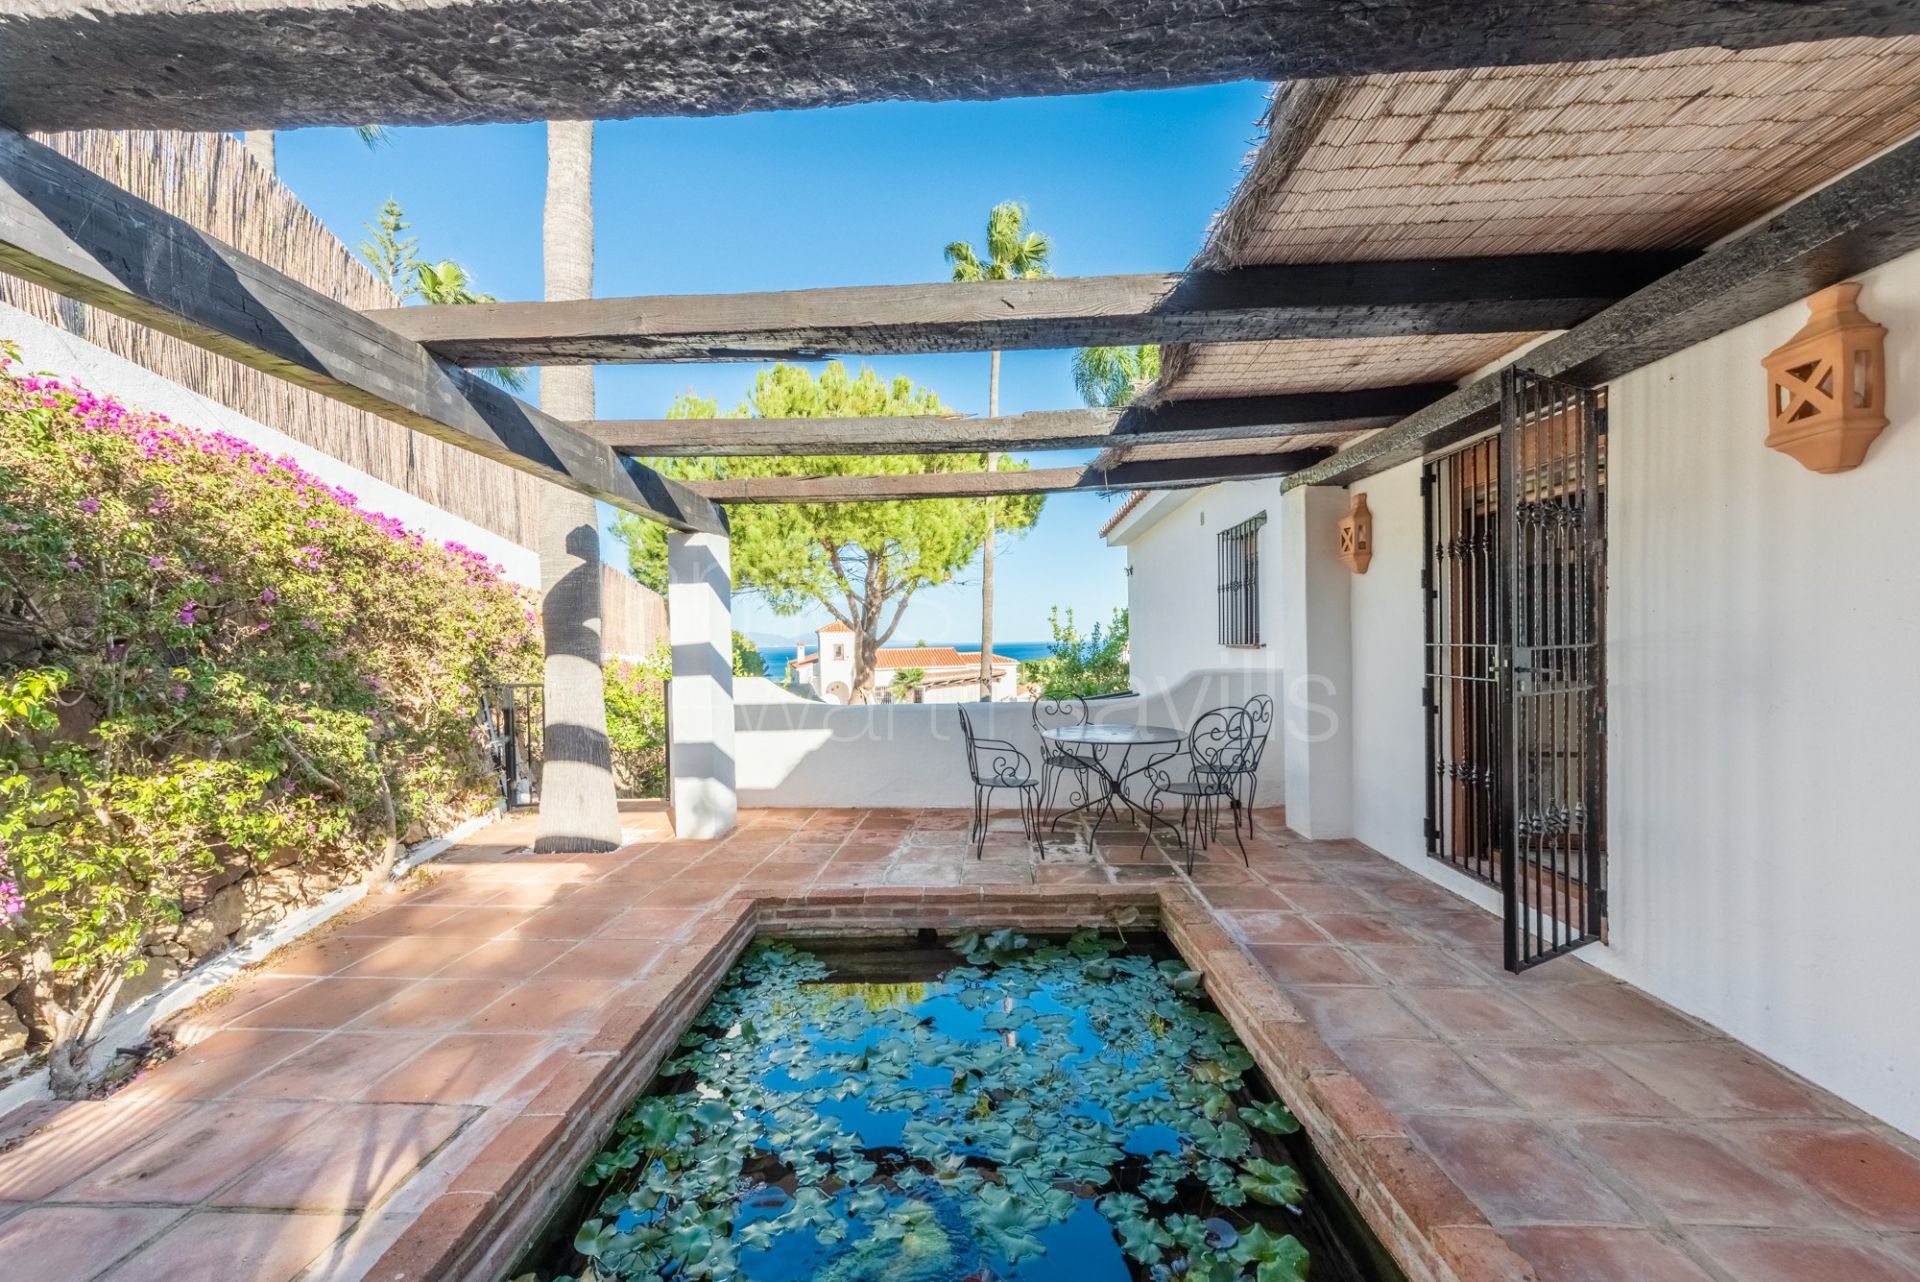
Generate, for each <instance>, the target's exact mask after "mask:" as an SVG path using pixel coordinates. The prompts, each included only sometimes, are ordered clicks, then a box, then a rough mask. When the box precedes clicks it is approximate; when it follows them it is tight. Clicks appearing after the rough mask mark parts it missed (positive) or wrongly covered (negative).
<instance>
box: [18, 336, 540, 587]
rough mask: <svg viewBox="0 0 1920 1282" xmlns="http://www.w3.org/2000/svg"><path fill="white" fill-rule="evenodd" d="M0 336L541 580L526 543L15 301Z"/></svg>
mask: <svg viewBox="0 0 1920 1282" xmlns="http://www.w3.org/2000/svg"><path fill="white" fill-rule="evenodd" d="M0 339H4V340H6V341H7V342H10V343H13V344H14V345H16V346H17V347H19V349H20V364H19V365H18V366H17V367H16V368H18V369H20V370H24V371H26V372H28V373H34V374H40V373H44V374H54V375H58V376H59V377H61V378H65V379H69V380H72V381H73V382H76V383H80V384H81V385H83V386H85V387H86V388H87V389H88V390H89V391H93V392H98V393H101V394H102V395H107V396H112V397H114V398H116V399H117V400H120V401H123V402H125V403H126V404H128V405H131V406H136V407H138V408H140V409H145V410H152V411H154V412H155V413H157V414H164V415H166V416H167V417H168V418H170V419H172V420H174V421H175V422H176V423H180V424H183V425H185V426H187V427H194V428H199V429H201V430H202V431H208V432H225V433H227V434H228V435H231V436H236V437H239V438H240V439H241V440H243V441H246V442H248V443H249V444H252V445H255V446H258V447H259V448H260V449H263V450H265V451H267V452H268V453H270V454H273V455H276V456H279V455H286V456H288V457H290V458H292V459H293V460H294V462H296V463H298V464H299V465H300V466H301V467H303V468H305V469H307V471H309V472H312V473H313V474H314V475H315V476H318V477H320V478H322V479H323V480H325V481H327V482H329V483H331V484H333V485H339V486H343V487H345V488H346V489H347V490H349V491H351V492H352V493H353V495H354V497H355V498H357V499H359V500H360V503H361V506H363V507H365V508H367V509H369V510H371V511H374V512H379V513H381V514H382V515H383V516H390V517H393V518H394V519H396V520H399V521H402V522H404V523H405V524H406V525H407V527H408V528H409V529H413V530H418V531H420V533H422V534H424V535H426V537H428V538H430V539H434V540H436V541H438V542H441V543H464V544H466V545H467V546H468V547H470V548H472V549H473V550H474V551H476V552H479V553H481V554H482V555H484V556H486V557H488V558H490V559H492V560H494V561H497V562H499V563H500V565H502V566H503V567H505V570H506V574H507V577H508V578H510V579H512V580H513V581H514V582H516V583H522V584H526V585H527V586H529V587H538V586H539V584H540V558H539V557H538V556H537V555H536V554H535V553H534V552H533V551H532V550H531V549H529V548H523V547H521V546H520V545H519V544H517V543H514V542H512V541H511V540H508V539H504V538H502V537H500V536H499V535H498V534H495V533H493V531H491V530H487V529H483V528H482V527H480V526H478V525H475V524H473V523H472V522H471V521H467V520H464V519H462V518H460V517H457V516H454V515H452V514H451V513H448V512H446V511H443V510H442V509H440V508H437V507H435V506H433V505H432V504H431V503H427V502H425V501H423V500H421V499H417V498H415V497H414V496H413V495H411V494H409V493H407V492H406V491H405V490H402V489H400V488H398V487H396V486H392V485H389V484H387V483H386V482H385V481H380V480H376V479H374V478H373V477H371V476H368V475H367V474H366V473H365V472H362V471H360V470H359V469H358V468H354V467H349V466H347V465H346V464H345V463H342V462H341V461H340V460H339V459H336V458H334V457H333V456H332V455H330V454H325V453H323V452H321V451H320V450H316V449H314V448H313V447H312V446H310V445H303V444H301V443H300V442H299V441H296V440H294V439H293V438H292V437H291V436H287V435H285V434H283V433H281V432H277V431H275V430H274V429H273V428H271V427H268V426H267V425H266V424H264V423H259V422H256V421H255V420H253V419H250V418H248V417H246V416H245V415H244V414H241V413H238V412H237V411H235V410H230V409H228V408H227V407H226V406H224V405H222V404H220V403H219V402H218V401H215V400H210V399H208V398H207V397H205V396H202V395H200V394H199V393H198V392H194V391H189V390H188V389H187V388H185V387H182V386H181V385H180V384H178V383H175V382H172V381H171V380H169V379H167V378H165V377H163V376H161V375H159V374H156V373H154V372H153V371H152V370H150V369H147V368H146V367H144V366H141V365H136V364H134V363H133V362H132V361H129V360H127V359H125V358H124V357H121V356H116V355H114V354H113V353H112V352H109V351H107V350H106V349H105V348H101V347H95V346H94V345H93V344H92V343H89V342H87V341H86V340H85V339H83V338H79V337H76V336H75V335H73V334H69V333H67V332H65V331H64V330H59V329H55V328H54V327H53V326H51V325H49V324H47V323H46V322H45V321H42V320H40V319H39V318H37V317H34V316H30V315H28V314H27V313H26V312H23V311H21V310H20V309H19V308H17V307H11V306H9V305H7V304H5V303H0Z"/></svg>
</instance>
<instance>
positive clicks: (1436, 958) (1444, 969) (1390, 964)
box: [1348, 943, 1486, 988]
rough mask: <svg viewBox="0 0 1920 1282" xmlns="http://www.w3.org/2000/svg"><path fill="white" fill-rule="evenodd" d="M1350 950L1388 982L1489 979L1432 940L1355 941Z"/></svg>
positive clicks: (1451, 984) (1440, 984)
mask: <svg viewBox="0 0 1920 1282" xmlns="http://www.w3.org/2000/svg"><path fill="white" fill-rule="evenodd" d="M1348 951H1349V952H1351V953H1352V954H1353V955H1354V956H1355V957H1357V958H1359V959H1360V961H1361V962H1362V964H1364V965H1365V966H1366V967H1367V969H1368V970H1371V971H1373V972H1375V973H1376V974H1378V975H1380V976H1381V977H1382V978H1383V979H1385V980H1386V981H1387V982H1388V983H1389V984H1397V985H1405V986H1410V987H1422V986H1424V987H1437V988H1459V987H1464V986H1470V985H1474V984H1481V983H1484V982H1486V981H1485V980H1484V979H1483V978H1482V977H1481V975H1480V974H1479V973H1478V972H1476V971H1475V970H1474V969H1473V968H1472V967H1470V966H1466V965H1463V964H1461V963H1460V962H1458V961H1456V960H1455V959H1454V958H1453V956H1452V955H1451V954H1449V953H1448V952H1447V951H1446V950H1445V949H1443V948H1438V947H1436V946H1434V945H1433V944H1418V943H1416V944H1391V945H1389V944H1353V945H1349V947H1348Z"/></svg>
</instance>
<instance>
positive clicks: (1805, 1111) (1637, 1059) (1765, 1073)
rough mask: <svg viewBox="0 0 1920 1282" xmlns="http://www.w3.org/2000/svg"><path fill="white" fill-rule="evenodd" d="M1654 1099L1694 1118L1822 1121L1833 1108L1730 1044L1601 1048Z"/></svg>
mask: <svg viewBox="0 0 1920 1282" xmlns="http://www.w3.org/2000/svg"><path fill="white" fill-rule="evenodd" d="M1599 1049H1600V1052H1601V1054H1603V1055H1605V1056H1606V1057H1607V1058H1608V1059H1611V1060H1612V1061H1613V1062H1614V1063H1616V1064H1618V1065H1619V1066H1620V1067H1621V1068H1623V1069H1625V1070H1626V1071H1627V1072H1628V1073H1630V1074H1632V1075H1633V1076H1634V1077H1635V1078H1638V1079H1639V1081H1640V1082H1641V1083H1642V1084H1643V1085H1645V1086H1647V1087H1648V1088H1649V1089H1650V1090H1652V1091H1653V1092H1654V1093H1656V1094H1658V1095H1661V1096H1664V1097H1665V1098H1667V1099H1669V1100H1671V1101H1673V1103H1675V1104H1677V1105H1679V1106H1680V1108H1681V1109H1682V1110H1684V1111H1685V1112H1687V1113H1690V1114H1692V1115H1693V1116H1695V1117H1703V1118H1708V1117H1727V1118H1732V1117H1783V1118H1784V1117H1822V1116H1829V1115H1831V1114H1833V1113H1834V1112H1835V1111H1836V1110H1835V1106H1834V1104H1833V1103H1832V1102H1831V1101H1829V1100H1826V1099H1822V1098H1820V1097H1819V1096H1818V1095H1816V1094H1815V1093H1814V1092H1813V1091H1811V1090H1809V1089H1808V1088H1806V1087H1803V1086H1801V1085H1800V1084H1799V1083H1797V1082H1795V1081H1794V1080H1793V1079H1791V1078H1790V1077H1788V1076H1787V1075H1786V1074H1785V1073H1784V1072H1782V1071H1781V1070H1779V1069H1777V1068H1775V1067H1774V1066H1773V1065H1772V1064H1769V1063H1768V1062H1767V1061H1766V1060H1765V1059H1763V1058H1761V1056H1760V1055H1758V1054H1757V1053H1755V1052H1754V1051H1751V1050H1749V1049H1747V1048H1746V1047H1744V1046H1741V1045H1739V1044H1737V1043H1734V1042H1730V1041H1711V1042H1664V1043H1648V1044H1645V1045H1632V1046H1602V1047H1600V1048H1599Z"/></svg>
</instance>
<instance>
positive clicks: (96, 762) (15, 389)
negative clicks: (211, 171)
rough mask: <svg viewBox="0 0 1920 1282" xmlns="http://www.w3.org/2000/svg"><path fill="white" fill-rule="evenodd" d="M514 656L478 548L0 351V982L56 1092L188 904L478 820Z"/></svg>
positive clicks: (359, 863) (525, 646)
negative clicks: (236, 881) (16, 988)
mask: <svg viewBox="0 0 1920 1282" xmlns="http://www.w3.org/2000/svg"><path fill="white" fill-rule="evenodd" d="M537 659H538V643H537V639H536V631H535V628H534V615H533V612H532V610H531V608H530V607H529V604H528V602H527V601H526V600H525V599H524V597H523V596H522V595H521V593H519V592H518V591H517V590H516V589H515V588H514V587H513V585H512V584H510V583H509V582H508V581H506V580H505V579H504V578H502V576H501V574H500V571H499V569H498V568H497V567H495V566H493V565H492V564H491V563H489V562H488V561H487V560H486V559H485V558H484V557H481V556H480V555H479V554H477V553H475V552H472V551H470V550H468V549H466V548H463V547H460V546H458V545H448V546H445V547H442V546H439V545H437V544H432V543H429V542H427V541H425V540H424V539H423V538H421V536H419V535H417V534H414V533H411V532H409V531H407V530H406V529H405V528H404V527H403V526H402V525H401V524H400V523H399V522H398V521H395V520H392V519H389V518H386V517H382V516H380V515H377V514H375V513H372V512H368V511H366V510H364V509H362V508H361V507H359V506H358V505H357V503H356V502H355V500H354V498H353V496H352V495H351V494H348V493H346V492H345V491H343V490H339V489H336V488H334V487H332V486H330V485H328V484H327V483H326V482H324V481H322V480H320V479H319V478H317V477H315V476H313V475H311V474H309V473H307V472H305V471H303V470H302V469H301V468H300V467H299V466H298V465H296V464H295V463H293V462H292V461H291V460H288V459H275V458H272V457H270V456H268V455H267V454H264V453H262V452H261V451H259V450H258V449H256V448H254V447H253V446H251V445H248V444H247V443H245V442H243V441H241V440H238V439H236V438H234V437H231V436H226V435H221V434H215V433H206V432H199V431H195V430H192V429H189V428H185V427H181V426H178V425H175V424H173V423H171V422H169V421H167V420H166V419H164V418H162V417H160V416H158V415H154V414H147V413H142V412H140V411H136V410H131V409H128V408H126V407H125V406H122V405H120V404H118V403H117V402H115V401H112V400H109V399H106V398H104V397H99V396H96V395H94V394H92V393H90V392H88V391H86V390H84V389H82V388H79V387H75V386H72V385H69V384H65V383H61V382H58V381H55V380H53V379H50V378H45V377H29V376H24V375H21V374H19V373H18V372H16V371H14V370H12V369H11V368H10V362H9V361H8V359H7V354H6V353H5V352H4V351H0V882H6V883H9V884H10V886H11V889H9V890H6V891H4V892H0V898H4V900H5V902H4V903H0V908H4V909H5V910H6V913H5V924H4V927H0V962H5V963H8V964H12V965H19V966H21V967H22V968H23V970H24V971H25V973H26V974H27V975H28V978H29V982H30V983H31V984H32V992H33V1000H34V1006H35V1020H34V1022H35V1024H36V1035H37V1036H40V1037H46V1038H50V1039H51V1040H52V1042H53V1044H54V1046H53V1049H54V1051H55V1054H54V1068H55V1073H56V1083H57V1084H58V1083H60V1082H61V1081H62V1080H63V1074H64V1075H68V1076H66V1077H65V1079H64V1080H66V1083H67V1084H68V1085H72V1084H73V1082H72V1079H71V1077H70V1075H71V1074H72V1073H75V1072H78V1070H79V1068H80V1060H76V1059H75V1056H76V1055H79V1054H80V1048H81V1047H83V1046H84V1043H85V1042H86V1041H87V1040H88V1038H90V1037H91V1036H92V1035H94V1033H96V1032H97V1030H98V1025H99V1024H100V1023H101V1022H103V1021H104V1018H105V1016H106V1014H107V1013H108V1011H109V1010H110V1008H111V1006H112V1000H113V996H114V994H115V992H116V991H117V989H118V987H119V984H120V982H121V980H122V979H123V978H124V976H125V975H126V974H128V973H129V972H130V971H137V970H138V968H139V967H140V966H141V964H142V963H141V961H140V957H141V948H142V945H143V943H144V942H145V941H146V940H147V938H148V937H149V935H150V932H152V931H153V929H154V928H155V927H157V926H159V925H161V924H162V923H165V922H168V921H171V920H177V919H178V918H179V917H180V915H181V914H182V913H183V912H185V911H191V909H192V908H193V907H194V906H195V905H196V904H197V902H199V901H200V900H201V899H204V897H205V894H204V892H205V890H206V888H207V887H208V886H210V885H213V884H216V883H217V882H218V881H219V880H221V879H224V880H231V879H232V878H231V876H230V875H229V874H231V873H232V871H233V870H235V869H236V868H246V867H248V866H257V865H259V864H262V863H265V862H269V861H271V862H273V863H275V864H283V863H288V862H299V863H304V864H315V865H319V866H321V867H324V868H328V869H337V870H338V871H339V872H340V874H341V875H342V876H343V877H344V876H346V875H348V874H350V873H351V872H353V871H355V870H360V869H379V868H381V867H382V866H383V865H388V863H389V861H391V860H392V858H393V857H394V855H395V853H396V851H397V848H398V842H399V839H400V838H401V837H402V836H403V835H404V834H407V833H408V831H409V829H412V830H414V831H415V832H416V833H418V832H424V831H426V830H431V829H434V828H437V827H441V826H443V825H446V824H447V823H449V822H451V821H453V820H455V819H456V818H458V817H461V816H464V815H467V814H471V813H472V812H473V811H474V810H475V809H477V808H478V807H479V806H480V805H481V804H482V803H484V801H485V800H486V798H487V796H488V795H489V793H490V792H491V790H492V788H493V786H494V785H493V777H492V772H491V768H490V766H489V763H488V761H487V759H486V756H485V752H484V748H483V746H482V738H481V736H480V735H479V733H478V731H477V727H476V721H475V707H476V703H477V699H478V695H479V692H480V690H481V689H482V688H483V687H484V686H486V685H488V684H490V683H492V682H495V681H499V680H507V679H515V678H520V679H524V678H526V677H527V676H530V675H531V674H533V673H534V672H535V671H536V670H537ZM80 1059H81V1060H83V1059H84V1056H83V1055H82V1056H81V1057H80Z"/></svg>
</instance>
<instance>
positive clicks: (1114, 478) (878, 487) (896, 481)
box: [687, 448, 1332, 503]
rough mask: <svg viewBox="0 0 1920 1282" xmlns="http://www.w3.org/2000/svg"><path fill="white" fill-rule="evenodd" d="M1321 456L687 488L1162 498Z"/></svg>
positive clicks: (886, 497) (1303, 453) (872, 497)
mask: <svg viewBox="0 0 1920 1282" xmlns="http://www.w3.org/2000/svg"><path fill="white" fill-rule="evenodd" d="M1331 452H1332V451H1330V450H1327V449H1324V448H1316V449H1311V450H1296V451H1293V452H1291V453H1287V454H1241V455H1235V456H1232V457H1229V458H1190V459H1155V460H1153V461H1151V462H1140V463H1122V464H1119V465H1118V466H1116V467H1113V468H1110V469H1106V470H1101V469H1096V468H1092V467H1049V468H1034V469H1033V470H1031V471H1026V472H1018V471H1005V472H928V473H914V474H911V475H906V476H756V477H747V478H743V479H741V480H735V481H689V482H687V484H688V485H689V486H691V487H692V488H693V489H695V490H697V491H699V493H700V494H702V495H704V496H705V497H706V498H708V499H711V500H712V501H713V502H715V503H884V502H897V501H899V500H903V499H966V498H988V497H991V496H995V495H1003V494H1061V493H1067V492H1069V491H1074V490H1163V489H1187V488H1191V487H1197V486H1202V485H1213V484H1215V483H1217V482H1220V481H1240V480H1247V479H1249V478H1253V477H1270V476H1286V475H1288V474H1289V473H1291V472H1293V471H1295V470H1296V469H1298V468H1301V467H1305V466H1308V465H1310V464H1313V463H1316V462H1318V461H1320V460H1321V459H1324V458H1326V457H1327V455H1328V454H1330V453H1331Z"/></svg>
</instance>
